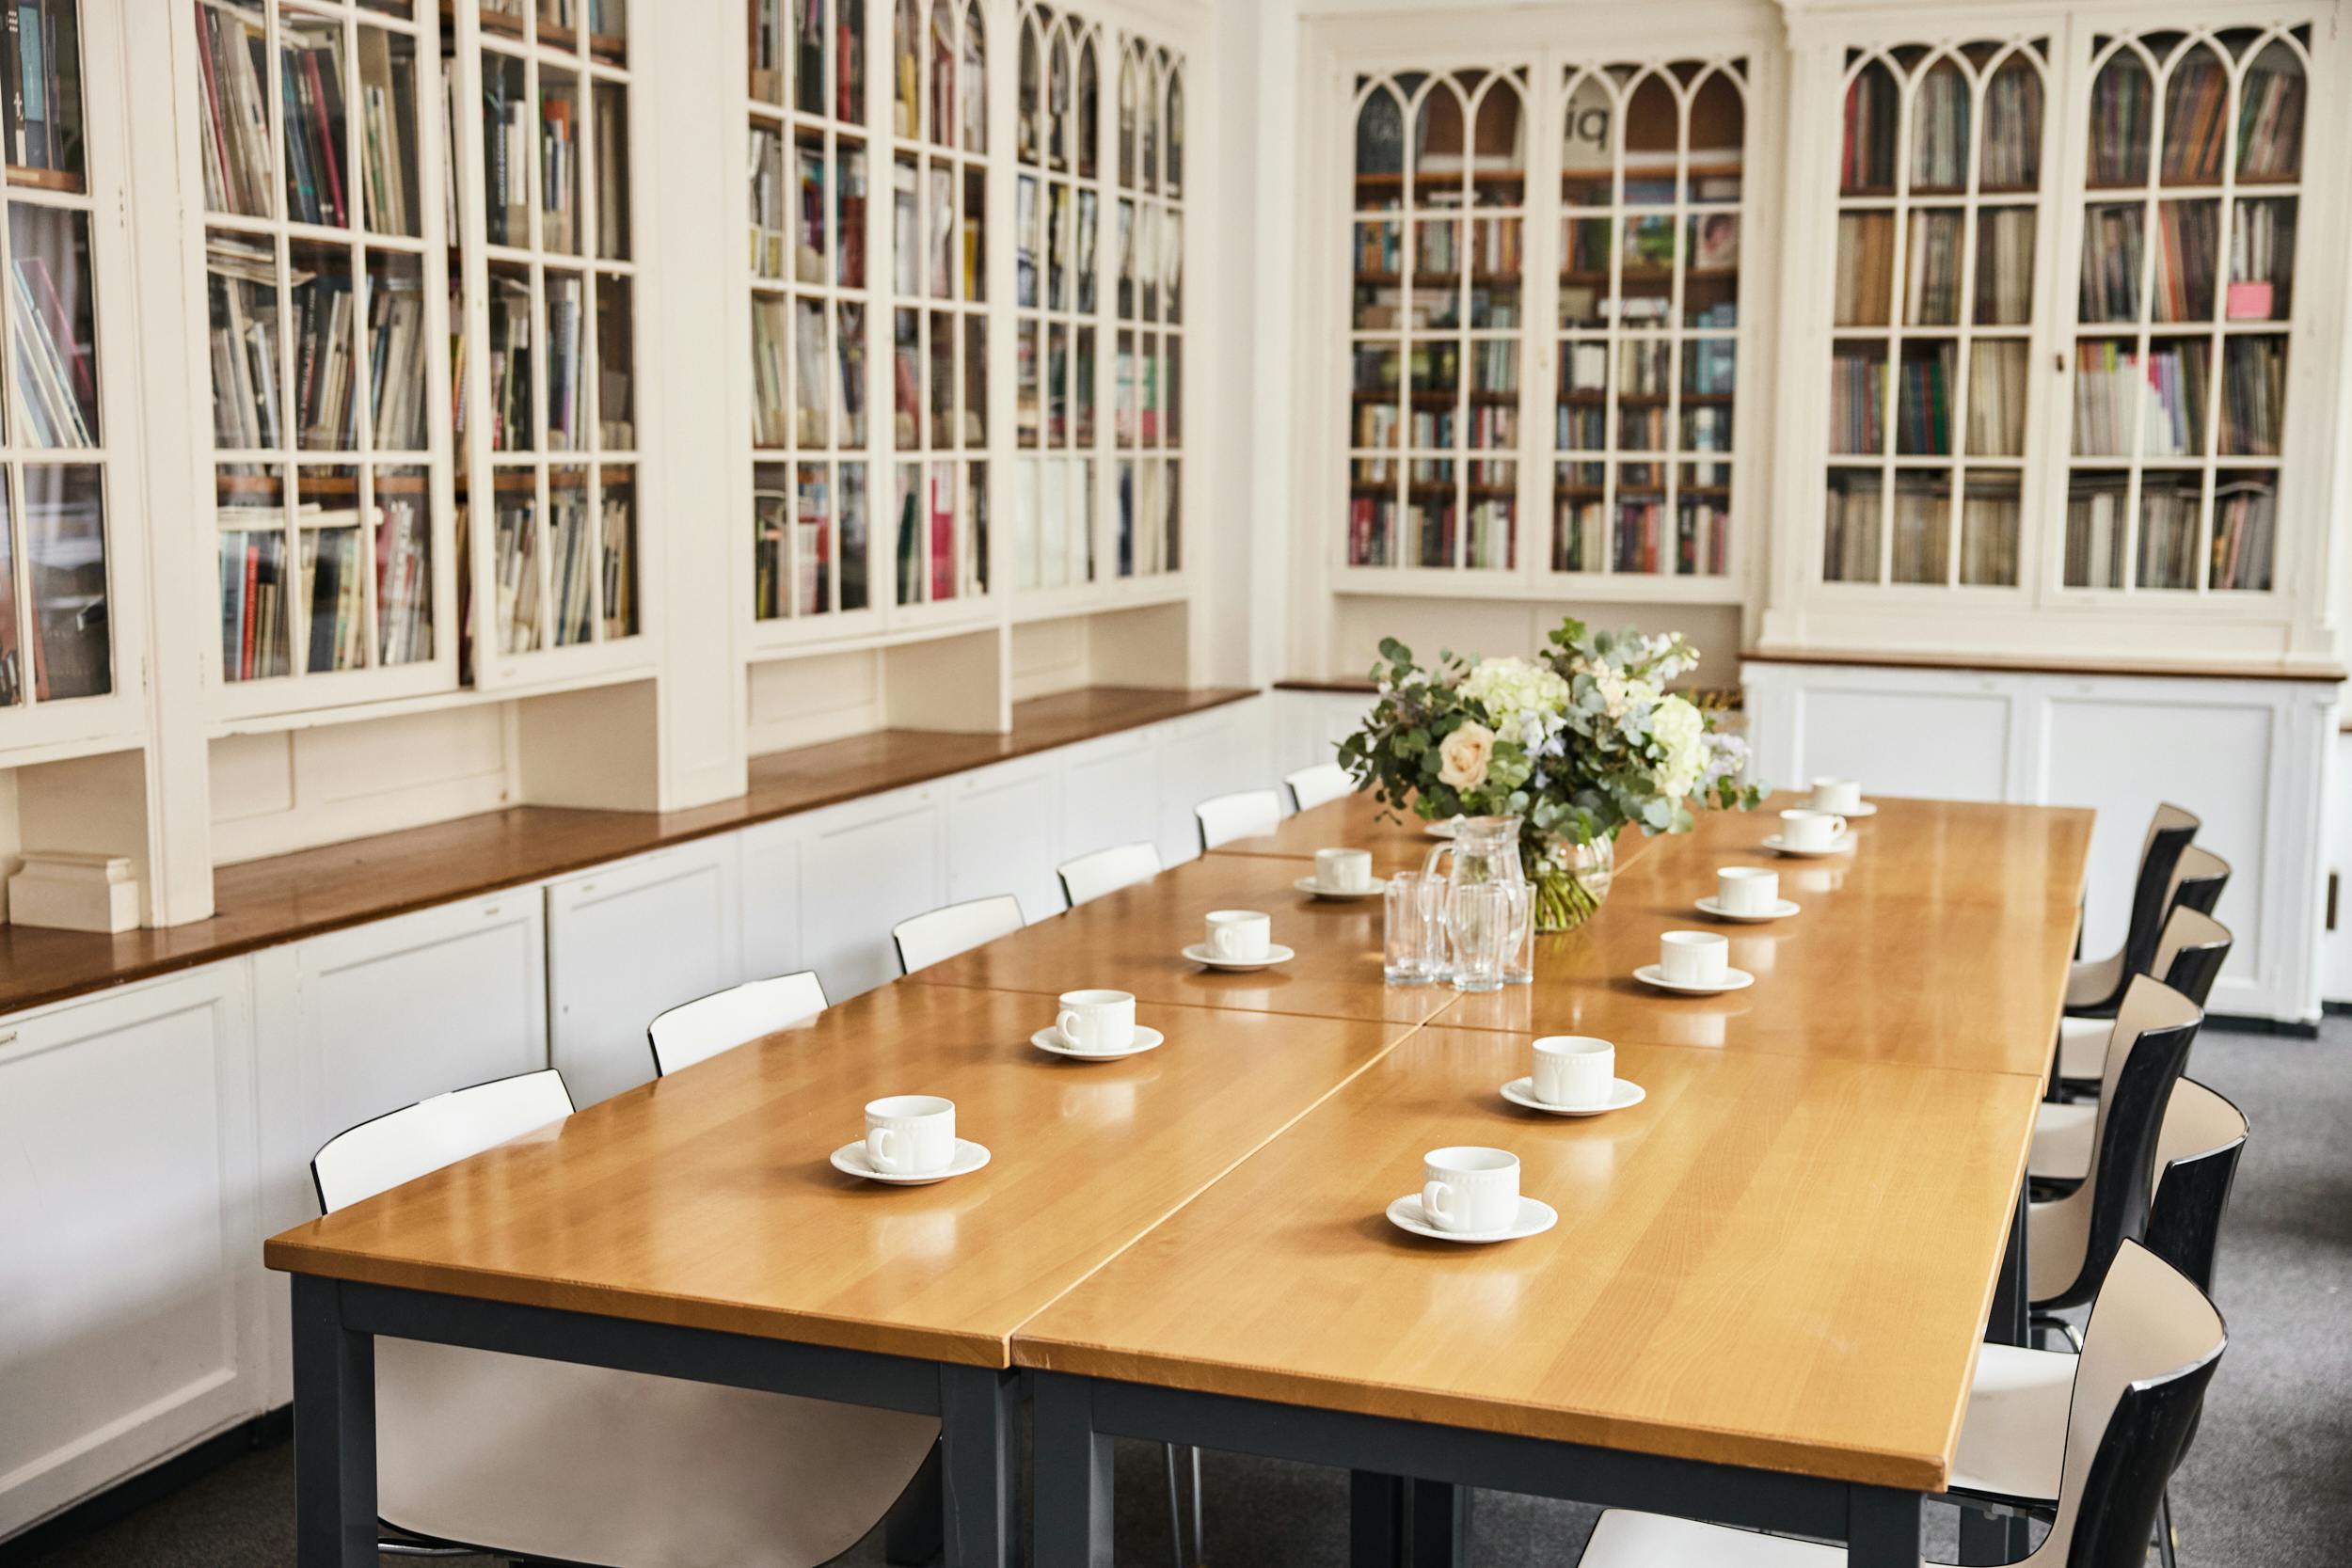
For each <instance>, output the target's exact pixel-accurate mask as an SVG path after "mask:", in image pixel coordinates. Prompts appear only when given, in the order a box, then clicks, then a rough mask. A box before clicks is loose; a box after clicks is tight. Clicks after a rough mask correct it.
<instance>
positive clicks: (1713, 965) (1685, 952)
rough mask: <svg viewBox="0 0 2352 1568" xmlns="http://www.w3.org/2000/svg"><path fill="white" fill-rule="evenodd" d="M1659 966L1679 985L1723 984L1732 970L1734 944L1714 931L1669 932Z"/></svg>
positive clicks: (1663, 938)
mask: <svg viewBox="0 0 2352 1568" xmlns="http://www.w3.org/2000/svg"><path fill="white" fill-rule="evenodd" d="M1658 967H1659V970H1660V971H1661V973H1662V974H1664V975H1665V976H1666V978H1667V979H1668V980H1670V981H1672V982H1673V983H1674V984H1676V985H1677V986H1720V985H1722V984H1723V983H1724V979H1725V978H1727V977H1728V976H1729V974H1730V973H1731V943H1730V942H1726V941H1724V939H1723V938H1722V937H1720V936H1717V935H1716V934H1715V933H1714V932H1712V931H1665V932H1661V934H1660V935H1659V938H1658Z"/></svg>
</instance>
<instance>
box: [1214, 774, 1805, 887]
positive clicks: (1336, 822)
mask: <svg viewBox="0 0 2352 1568" xmlns="http://www.w3.org/2000/svg"><path fill="white" fill-rule="evenodd" d="M1766 831H1769V830H1766ZM1655 842H1657V841H1656V840H1654V839H1650V838H1648V837H1645V835H1644V834H1643V833H1641V832H1639V831H1638V830H1634V831H1629V832H1625V833H1623V834H1621V835H1619V837H1618V840H1617V855H1618V862H1617V863H1618V864H1619V865H1621V866H1622V865H1624V864H1626V863H1629V861H1631V860H1632V859H1633V858H1635V857H1636V856H1639V855H1641V854H1643V853H1644V852H1645V851H1646V850H1647V849H1648V848H1649V847H1650V846H1651V845H1652V844H1653V843H1655ZM1437 843H1438V840H1437V838H1435V837H1434V836H1432V835H1431V833H1430V832H1429V831H1428V829H1427V828H1426V826H1425V825H1424V824H1422V822H1421V821H1420V820H1419V819H1418V818H1415V817H1410V816H1407V817H1403V818H1399V817H1398V816H1396V815H1395V814H1393V813H1391V812H1390V811H1389V810H1388V809H1387V808H1385V807H1383V806H1382V805H1381V804H1380V803H1379V802H1378V801H1377V800H1375V799H1373V797H1372V796H1371V795H1369V794H1366V793H1363V792H1361V791H1359V792H1358V793H1356V794H1354V795H1347V796H1343V797H1341V798H1340V799H1339V800H1332V801H1329V802H1327V803H1326V804H1324V805H1320V806H1315V807H1311V808H1310V809H1309V810H1306V811H1302V812H1298V813H1296V814H1295V815H1294V816H1286V817H1284V818H1283V819H1282V824H1281V826H1280V827H1279V828H1277V829H1275V830H1274V832H1270V833H1262V834H1259V835H1257V836H1256V837H1252V838H1237V839H1234V840H1232V842H1231V843H1227V844H1220V845H1218V846H1217V847H1216V848H1215V849H1212V850H1210V851H1209V853H1210V854H1211V855H1265V856H1274V857H1277V858H1280V859H1286V860H1306V861H1311V860H1313V859H1314V858H1315V851H1316V850H1318V849H1333V848H1343V847H1344V848H1354V849H1369V850H1371V851H1372V869H1373V873H1374V875H1375V876H1380V877H1386V876H1389V875H1391V873H1394V872H1398V871H1419V870H1420V869H1421V868H1422V863H1424V862H1425V861H1426V860H1427V859H1428V857H1429V851H1430V848H1431V847H1433V846H1434V845H1436V844H1437Z"/></svg>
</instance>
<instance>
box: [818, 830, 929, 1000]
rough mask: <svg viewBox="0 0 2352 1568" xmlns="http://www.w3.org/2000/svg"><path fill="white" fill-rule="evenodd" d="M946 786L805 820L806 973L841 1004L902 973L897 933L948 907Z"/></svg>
mask: <svg viewBox="0 0 2352 1568" xmlns="http://www.w3.org/2000/svg"><path fill="white" fill-rule="evenodd" d="M943 793H944V791H943V790H942V789H941V787H940V786H937V785H932V784H925V785H923V786H921V787H919V788H914V789H897V790H892V791H891V792H890V793H888V794H886V795H880V796H877V797H875V798H874V799H873V800H859V801H855V802H853V803H851V804H849V805H844V806H833V807H829V808H828V809H826V810H824V811H821V812H816V813H812V814H811V815H810V816H807V817H805V818H803V827H802V836H801V894H800V910H801V966H802V967H803V968H805V969H814V970H815V971H817V974H818V978H820V979H822V980H823V981H824V983H825V994H826V995H827V996H828V997H830V998H832V999H833V1000H834V1001H835V1002H838V1001H840V1000H842V999H843V998H844V997H850V996H855V995H857V994H858V993H859V992H860V991H866V990H873V989H874V988H875V987H876V986H879V985H881V984H882V982H883V981H885V980H889V979H894V978H896V977H897V975H898V949H897V948H896V947H894V946H893V945H892V943H891V941H890V927H893V926H895V925H897V924H898V922H899V921H901V920H904V919H906V918H907V917H908V916H909V915H914V914H921V913H922V912H923V911H926V910H932V909H937V908H938V907H939V906H940V905H942V904H944V903H946V901H947V899H946V876H945V869H944V861H945V856H944V854H943V852H942V851H943V839H944V836H945V829H944V823H943V818H944V813H943V811H942V809H941V804H940V800H941V796H942V794H943Z"/></svg>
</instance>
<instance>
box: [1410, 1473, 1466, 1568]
mask: <svg viewBox="0 0 2352 1568" xmlns="http://www.w3.org/2000/svg"><path fill="white" fill-rule="evenodd" d="M1473 1496H1475V1494H1473V1493H1472V1492H1471V1491H1470V1488H1469V1487H1467V1486H1454V1485H1451V1484H1449V1483H1447V1482H1445V1481H1414V1482H1413V1509H1412V1513H1413V1568H1468V1565H1469V1563H1470V1498H1471V1497H1473Z"/></svg>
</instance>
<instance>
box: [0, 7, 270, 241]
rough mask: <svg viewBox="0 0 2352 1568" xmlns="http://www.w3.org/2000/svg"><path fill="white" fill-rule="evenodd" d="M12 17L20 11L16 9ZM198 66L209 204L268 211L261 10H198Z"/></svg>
mask: <svg viewBox="0 0 2352 1568" xmlns="http://www.w3.org/2000/svg"><path fill="white" fill-rule="evenodd" d="M14 14H15V7H14V6H13V5H11V6H10V7H9V8H8V15H9V16H13V15H14ZM196 21H197V63H198V66H199V71H200V86H201V87H202V98H203V104H202V108H203V147H202V149H201V157H200V159H199V161H200V162H201V164H202V165H203V168H204V205H205V207H206V208H207V209H209V210H210V211H213V212H215V213H243V214H248V215H250V216H255V217H260V216H266V215H267V214H270V213H271V212H272V211H273V210H274V208H275V205H276V204H275V202H274V201H273V200H272V193H271V190H270V182H271V170H272V169H273V168H274V167H275V163H274V161H273V159H272V157H271V152H270V116H269V90H268V82H269V39H268V33H267V28H266V26H265V24H264V23H263V21H262V16H261V14H260V13H259V12H258V11H248V10H246V9H243V8H240V7H236V6H232V5H230V4H228V3H227V0H204V3H203V4H201V5H199V7H198V8H197V13H196Z"/></svg>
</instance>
